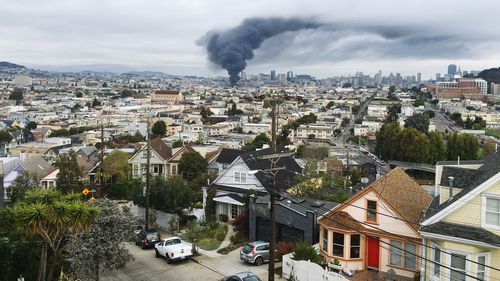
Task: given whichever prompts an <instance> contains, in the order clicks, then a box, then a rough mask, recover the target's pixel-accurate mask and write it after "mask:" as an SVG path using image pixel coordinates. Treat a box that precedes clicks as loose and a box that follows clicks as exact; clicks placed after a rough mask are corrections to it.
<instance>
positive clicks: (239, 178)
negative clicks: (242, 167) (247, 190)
mask: <svg viewBox="0 0 500 281" xmlns="http://www.w3.org/2000/svg"><path fill="white" fill-rule="evenodd" d="M234 182H241V183H246V182H247V174H245V173H240V172H234Z"/></svg>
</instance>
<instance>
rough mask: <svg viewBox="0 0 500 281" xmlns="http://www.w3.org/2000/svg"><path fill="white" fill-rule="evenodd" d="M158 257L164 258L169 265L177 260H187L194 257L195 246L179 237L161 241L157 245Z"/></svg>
mask: <svg viewBox="0 0 500 281" xmlns="http://www.w3.org/2000/svg"><path fill="white" fill-rule="evenodd" d="M155 252H156V257H157V258H160V257H164V258H166V259H167V263H171V262H172V261H175V260H185V259H189V258H191V257H192V256H193V245H192V244H191V243H187V242H184V241H182V240H181V238H179V237H170V238H166V239H163V240H161V241H160V242H158V243H156V245H155Z"/></svg>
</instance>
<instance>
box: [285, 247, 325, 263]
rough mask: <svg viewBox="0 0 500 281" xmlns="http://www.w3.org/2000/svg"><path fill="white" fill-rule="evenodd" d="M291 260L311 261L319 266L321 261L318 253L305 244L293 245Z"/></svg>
mask: <svg viewBox="0 0 500 281" xmlns="http://www.w3.org/2000/svg"><path fill="white" fill-rule="evenodd" d="M292 259H294V260H297V261H300V260H304V261H311V262H314V263H317V264H321V261H322V258H321V255H320V254H319V253H318V251H317V250H316V249H315V248H314V247H313V246H311V245H309V244H308V243H307V242H299V243H297V244H295V250H294V251H293V255H292Z"/></svg>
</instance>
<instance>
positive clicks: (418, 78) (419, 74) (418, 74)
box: [417, 72, 422, 83]
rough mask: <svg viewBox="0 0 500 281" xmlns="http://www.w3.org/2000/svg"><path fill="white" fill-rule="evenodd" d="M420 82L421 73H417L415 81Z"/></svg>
mask: <svg viewBox="0 0 500 281" xmlns="http://www.w3.org/2000/svg"><path fill="white" fill-rule="evenodd" d="M420 82H422V73H420V72H419V73H417V83H420Z"/></svg>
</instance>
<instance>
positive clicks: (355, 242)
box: [350, 234, 361, 259]
mask: <svg viewBox="0 0 500 281" xmlns="http://www.w3.org/2000/svg"><path fill="white" fill-rule="evenodd" d="M360 242H361V239H360V236H359V234H352V235H351V255H350V258H351V259H359V253H360V250H359V247H360V245H361V244H360Z"/></svg>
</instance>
